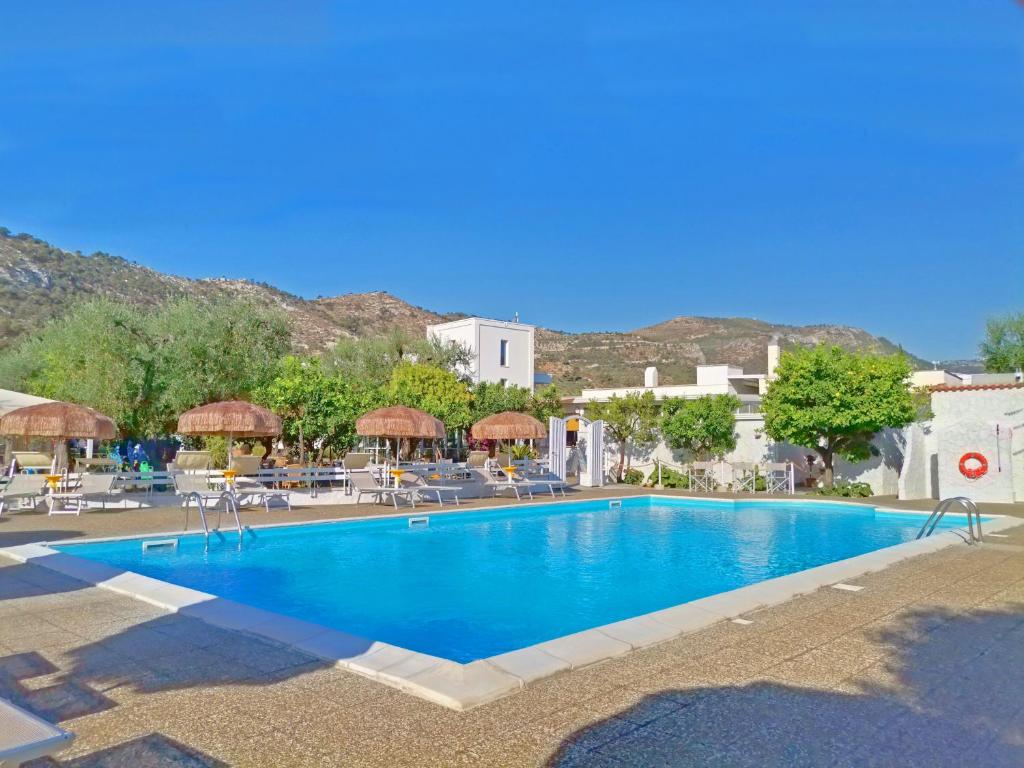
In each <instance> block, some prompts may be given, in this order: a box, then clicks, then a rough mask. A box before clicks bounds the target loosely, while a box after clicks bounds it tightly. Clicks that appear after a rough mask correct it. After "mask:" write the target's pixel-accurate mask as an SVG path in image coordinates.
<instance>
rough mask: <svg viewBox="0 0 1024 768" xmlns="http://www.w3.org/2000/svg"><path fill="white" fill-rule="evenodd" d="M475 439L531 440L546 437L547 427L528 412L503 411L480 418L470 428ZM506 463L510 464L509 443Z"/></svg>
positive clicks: (510, 450)
mask: <svg viewBox="0 0 1024 768" xmlns="http://www.w3.org/2000/svg"><path fill="white" fill-rule="evenodd" d="M470 434H471V435H473V437H474V438H475V439H477V440H504V441H506V442H508V441H511V440H533V439H540V438H543V437H546V436H547V434H548V431H547V429H545V428H544V425H543V424H541V423H540V422H539V421H538V420H537V419H535V418H533V416H531V415H530V414H528V413H519V412H518V411H504V412H503V413H495V414H494V415H492V416H487V417H486V418H483V419H480V421H478V422H477V423H476V424H474V425H473V426H472V428H471V429H470ZM508 463H509V464H510V465H511V464H512V448H511V444H510V445H509V452H508Z"/></svg>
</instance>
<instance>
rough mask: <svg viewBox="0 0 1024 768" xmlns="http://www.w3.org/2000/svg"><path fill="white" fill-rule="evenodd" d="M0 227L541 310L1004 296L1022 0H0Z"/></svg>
mask: <svg viewBox="0 0 1024 768" xmlns="http://www.w3.org/2000/svg"><path fill="white" fill-rule="evenodd" d="M3 26H4V32H3V37H4V44H3V46H0V97H2V102H0V103H2V107H0V181H2V183H0V225H3V226H7V227H9V228H11V229H13V230H16V231H28V232H31V233H33V234H36V235H38V236H40V237H43V238H45V239H48V240H50V241H51V242H54V243H55V244H58V245H61V246H63V247H67V248H70V249H80V250H82V251H84V252H89V251H92V250H97V249H99V250H105V251H108V252H111V253H115V254H118V255H121V256H125V257H126V258H129V259H133V260H136V261H138V262H140V263H143V264H146V265H148V266H151V267H154V268H156V269H160V270H164V271H168V272H174V273H178V274H183V275H188V276H192V277H207V276H230V277H248V278H252V279H256V280H264V281H267V282H270V283H273V284H275V285H278V286H280V287H282V288H284V289H287V290H290V291H293V292H295V293H298V294H300V295H303V296H307V297H315V296H317V295H334V294H339V293H347V292H352V291H367V290H377V289H385V290H389V291H391V292H393V293H395V294H397V295H398V296H400V297H402V298H404V299H406V300H408V301H411V302H413V303H415V304H419V305H423V306H426V307H429V308H431V309H436V310H442V311H443V310H460V311H466V312H472V313H479V314H485V315H492V316H498V317H509V316H511V315H512V313H513V312H517V311H518V312H519V313H520V315H521V317H522V318H523V319H524V320H527V321H531V322H536V323H539V324H542V325H546V326H549V327H554V328H562V329H566V330H587V329H628V328H635V327H639V326H642V325H646V324H650V323H654V322H658V321H661V320H664V319H667V318H669V317H672V316H675V315H679V314H700V315H715V316H722V315H725V316H750V317H757V318H761V319H764V320H771V321H776V322H786V323H796V324H804V323H826V322H827V323H844V324H850V325H858V326H861V327H864V328H866V329H868V330H870V331H872V332H874V333H878V334H883V335H886V336H888V337H890V338H892V339H893V340H895V341H898V342H901V343H903V344H904V345H905V346H906V347H907V348H908V349H909V350H911V351H913V352H915V353H916V354H919V355H922V356H924V357H926V358H947V357H961V356H972V355H973V354H974V353H975V348H976V344H977V341H978V339H979V338H980V335H981V333H982V328H983V324H984V318H985V317H986V316H988V315H990V314H993V313H998V312H1008V311H1014V310H1016V311H1021V310H1024V7H1022V6H1021V5H1019V4H1016V3H1013V2H1010V1H1009V0H991V1H990V2H976V1H975V0H964V1H963V2H949V1H947V0H937V1H936V0H930V1H929V2H920V1H918V0H902V1H901V2H899V3H892V2H870V1H869V0H858V2H846V3H840V2H836V3H831V2H829V3H822V2H820V0H819V1H818V2H800V3H797V2H772V3H767V2H763V0H762V1H758V2H739V1H737V2H730V3H698V2H691V3H684V2H659V3H649V2H643V0H629V1H628V2H621V3H612V2H599V1H597V0H589V1H588V2H562V3H550V2H519V3H481V2H451V3H444V4H440V3H426V2H419V3H411V2H386V1H382V2H375V3H344V4H340V3H339V4H334V5H332V4H326V3H302V2H291V3H273V2H264V3H259V2H255V3H254V2H241V0H239V1H238V2H230V3H211V2H199V1H198V0H176V2H174V3H139V2H118V3H115V2H107V1H104V0H95V1H94V2H90V3H81V2H57V1H54V2H48V3H33V4H20V5H19V7H18V8H17V9H13V8H8V9H7V10H6V11H5V13H4V21H3Z"/></svg>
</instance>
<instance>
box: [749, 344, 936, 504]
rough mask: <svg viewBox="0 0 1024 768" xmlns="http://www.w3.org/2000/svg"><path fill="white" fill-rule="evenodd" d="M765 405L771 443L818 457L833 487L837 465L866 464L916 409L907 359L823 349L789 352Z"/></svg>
mask: <svg viewBox="0 0 1024 768" xmlns="http://www.w3.org/2000/svg"><path fill="white" fill-rule="evenodd" d="M775 373H776V378H775V379H774V380H773V381H772V382H771V384H770V385H769V386H768V392H767V394H766V395H765V397H764V400H763V402H762V404H761V409H762V411H763V412H764V421H765V432H766V433H767V434H768V436H769V437H770V438H772V439H773V440H777V441H785V442H789V443H792V444H794V445H799V446H802V447H804V448H809V449H811V450H814V451H817V452H818V454H819V455H820V456H821V460H822V463H823V464H824V467H825V476H824V481H825V485H826V487H832V485H833V479H834V472H833V460H834V457H835V456H840V457H841V458H844V459H846V460H848V461H863V460H864V459H866V458H868V457H869V456H871V455H872V454H873V453H874V449H873V447H872V445H871V438H873V437H874V436H875V434H876V433H878V432H879V431H880V430H882V429H885V428H887V427H892V428H899V427H904V426H906V425H907V424H910V423H911V422H912V421H913V420H914V417H915V414H916V410H917V409H916V405H915V402H914V398H913V396H912V394H911V391H910V387H909V384H908V381H909V378H910V365H909V363H908V362H907V359H906V358H905V357H904V356H903V355H876V354H868V353H855V352H847V351H845V350H843V349H841V348H840V347H836V346H824V345H822V346H818V347H814V348H804V349H796V350H793V351H791V352H784V353H783V355H782V359H781V360H780V361H779V366H778V368H777V369H776V371H775Z"/></svg>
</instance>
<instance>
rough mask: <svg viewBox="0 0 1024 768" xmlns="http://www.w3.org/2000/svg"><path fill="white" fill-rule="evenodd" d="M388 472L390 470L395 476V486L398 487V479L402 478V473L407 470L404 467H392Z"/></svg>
mask: <svg viewBox="0 0 1024 768" xmlns="http://www.w3.org/2000/svg"><path fill="white" fill-rule="evenodd" d="M388 472H389V474H390V475H391V476H392V477H393V478H395V488H397V487H398V481H399V480H401V479H402V475H404V474H405V470H404V469H390V470H388Z"/></svg>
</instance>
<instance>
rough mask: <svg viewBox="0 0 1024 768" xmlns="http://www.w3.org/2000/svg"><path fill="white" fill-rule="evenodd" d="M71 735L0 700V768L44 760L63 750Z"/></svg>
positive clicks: (72, 735)
mask: <svg viewBox="0 0 1024 768" xmlns="http://www.w3.org/2000/svg"><path fill="white" fill-rule="evenodd" d="M74 738H75V735H74V734H73V733H70V732H69V731H65V730H64V729H63V728H58V727H57V726H55V725H53V724H52V723H48V722H47V721H46V720H43V719H42V718H41V717H36V716H35V715H33V714H32V713H31V712H26V711H25V710H23V709H22V708H21V707H18V706H15V705H14V704H12V703H11V702H9V701H7V700H6V699H0V768H16V766H19V765H21V764H22V763H27V762H28V761H30V760H36V759H38V758H41V757H47V756H48V755H52V754H53V753H54V752H59V751H60V750H62V749H64V748H65V747H67V746H68V745H69V744H71V742H72V741H73V740H74Z"/></svg>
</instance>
